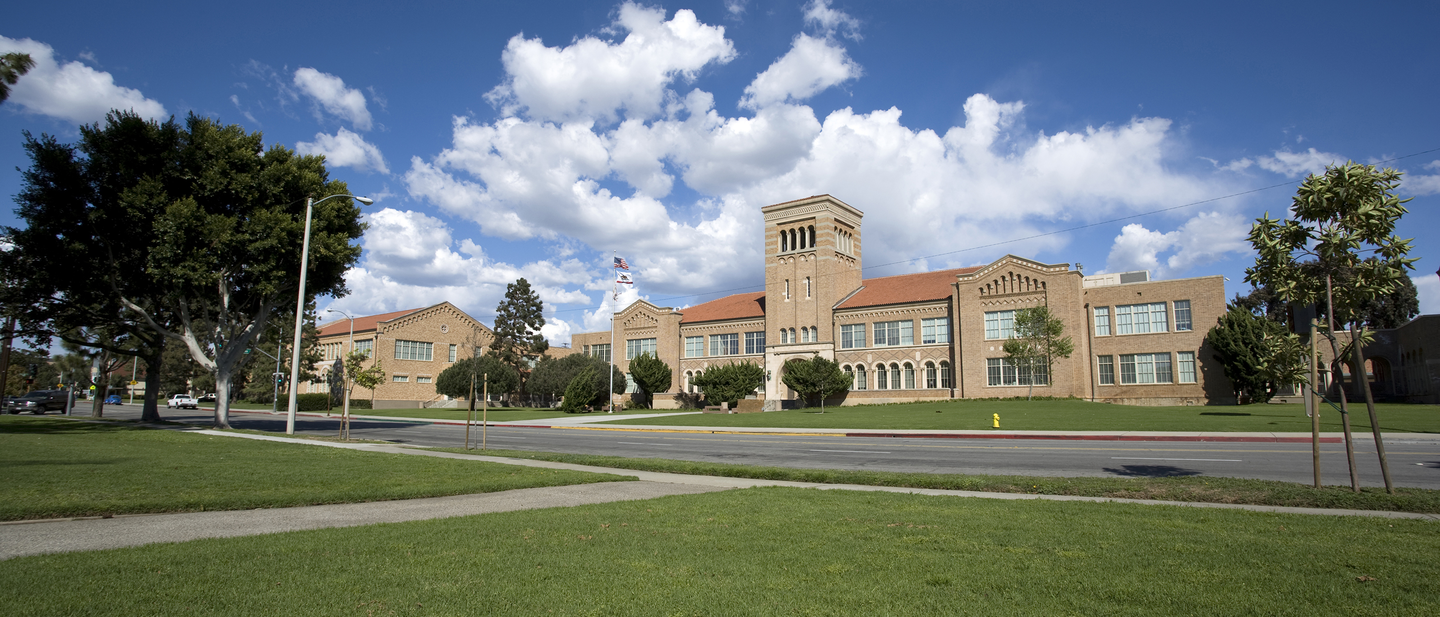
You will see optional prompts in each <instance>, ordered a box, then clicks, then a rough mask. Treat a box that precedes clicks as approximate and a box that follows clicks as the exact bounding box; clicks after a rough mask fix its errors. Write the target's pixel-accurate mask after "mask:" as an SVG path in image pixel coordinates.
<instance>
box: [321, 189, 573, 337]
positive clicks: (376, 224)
mask: <svg viewBox="0 0 1440 617" xmlns="http://www.w3.org/2000/svg"><path fill="white" fill-rule="evenodd" d="M366 222H367V223H369V225H370V228H369V229H368V230H367V231H366V232H365V237H364V248H365V253H364V257H363V259H362V260H361V263H360V266H359V267H357V268H353V269H351V270H350V271H349V272H347V273H346V275H345V279H346V284H347V286H349V288H350V290H351V294H350V295H348V296H346V297H344V298H340V299H338V300H336V301H334V302H333V303H332V304H331V305H330V306H331V307H334V308H340V309H345V310H348V311H350V312H352V313H359V314H366V315H370V314H376V313H384V312H389V311H396V310H401V309H407V308H417V307H423V306H429V305H432V304H437V303H439V302H442V301H449V302H451V303H453V304H455V305H456V306H459V307H460V308H461V309H462V310H465V311H466V312H467V313H470V315H471V316H472V317H475V318H476V319H479V320H480V321H482V322H484V323H487V324H489V323H492V320H493V318H494V313H495V307H496V306H497V305H498V304H499V302H500V300H501V299H502V298H504V296H505V287H506V285H509V284H510V283H513V282H515V281H516V280H517V279H520V278H525V279H526V280H527V281H529V282H530V284H531V287H532V288H533V289H534V290H535V292H536V294H537V295H538V296H539V297H540V300H541V301H542V302H544V303H545V304H546V306H547V307H548V308H549V309H550V310H552V311H553V309H554V307H555V305H560V304H580V305H588V304H590V302H591V301H590V298H589V297H588V296H587V295H586V294H585V293H583V292H581V291H578V290H576V289H574V288H576V287H580V286H583V285H585V284H587V283H588V282H589V281H590V278H591V274H590V273H589V268H588V267H587V266H586V264H583V263H581V262H580V261H578V260H575V259H566V260H553V259H547V260H541V261H536V262H531V263H528V264H524V265H519V266H517V265H513V264H508V263H504V262H499V261H495V260H493V259H490V258H489V257H487V256H486V255H485V252H484V249H483V248H482V247H481V246H479V245H478V244H476V243H475V242H474V241H472V240H469V239H464V240H461V241H459V242H458V243H457V242H456V241H455V240H454V238H453V235H452V233H451V230H450V228H449V227H448V226H446V225H445V224H444V223H443V222H442V221H440V220H439V219H436V218H434V217H431V216H429V215H426V214H424V213H421V212H414V211H410V210H395V209H393V208H385V209H382V210H380V211H379V212H375V213H373V214H369V215H366ZM457 249H458V250H457ZM557 328H558V329H557ZM566 328H567V327H566V326H559V325H557V326H556V327H555V328H550V330H549V331H547V336H549V334H548V332H556V333H559V332H564V334H565V336H566V337H567V338H568V333H569V330H568V329H566ZM557 336H558V334H557ZM552 341H555V342H560V341H558V340H556V339H552Z"/></svg>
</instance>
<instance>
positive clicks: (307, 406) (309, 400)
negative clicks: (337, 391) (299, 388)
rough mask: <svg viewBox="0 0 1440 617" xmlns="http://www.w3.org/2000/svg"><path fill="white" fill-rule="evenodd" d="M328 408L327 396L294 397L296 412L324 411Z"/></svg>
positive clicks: (301, 395) (302, 395) (305, 395)
mask: <svg viewBox="0 0 1440 617" xmlns="http://www.w3.org/2000/svg"><path fill="white" fill-rule="evenodd" d="M329 408H330V395H329V394H297V395H295V410H296V411H325V410H327V409H329Z"/></svg>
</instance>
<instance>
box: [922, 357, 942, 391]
mask: <svg viewBox="0 0 1440 617" xmlns="http://www.w3.org/2000/svg"><path fill="white" fill-rule="evenodd" d="M936 377H937V375H936V374H935V363H934V362H926V363H925V387H926V388H928V389H931V390H933V389H935V388H938V387H940V386H939V385H938V384H937V383H936V379H935V378H936Z"/></svg>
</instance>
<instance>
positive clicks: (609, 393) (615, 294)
mask: <svg viewBox="0 0 1440 617" xmlns="http://www.w3.org/2000/svg"><path fill="white" fill-rule="evenodd" d="M616 256H618V252H617V251H614V250H612V251H610V257H611V258H612V260H611V262H612V263H613V262H614V260H613V258H614V257H616ZM610 271H611V272H612V273H613V272H614V271H615V269H614V268H613V267H612V268H611V269H610ZM619 284H620V283H619V277H618V276H616V275H614V274H612V275H611V277H610V370H609V371H607V372H608V373H609V374H610V388H609V389H607V390H605V399H606V400H608V401H610V413H615V304H616V303H617V302H619V295H620V294H619V288H618V287H616V286H617V285H619Z"/></svg>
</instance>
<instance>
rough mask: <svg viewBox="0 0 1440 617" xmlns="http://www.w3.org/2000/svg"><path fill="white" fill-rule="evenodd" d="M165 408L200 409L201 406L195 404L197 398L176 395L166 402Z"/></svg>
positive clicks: (187, 395)
mask: <svg viewBox="0 0 1440 617" xmlns="http://www.w3.org/2000/svg"><path fill="white" fill-rule="evenodd" d="M165 407H166V408H167V409H176V408H178V409H198V408H199V405H198V404H197V403H196V402H195V398H194V397H192V396H190V395H189V394H176V395H175V396H172V397H170V400H168V401H166V402H165Z"/></svg>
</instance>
